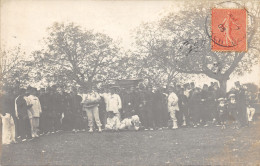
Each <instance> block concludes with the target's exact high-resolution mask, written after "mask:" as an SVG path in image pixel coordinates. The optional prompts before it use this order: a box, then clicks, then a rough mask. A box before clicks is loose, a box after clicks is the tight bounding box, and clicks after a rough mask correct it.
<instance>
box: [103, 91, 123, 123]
mask: <svg viewBox="0 0 260 166" xmlns="http://www.w3.org/2000/svg"><path fill="white" fill-rule="evenodd" d="M117 89H118V87H117V86H113V87H111V95H110V96H109V99H108V105H107V111H113V112H114V113H115V116H117V117H118V118H119V119H120V117H121V116H120V112H119V110H121V109H122V101H121V98H120V96H119V95H118V94H116V92H117Z"/></svg>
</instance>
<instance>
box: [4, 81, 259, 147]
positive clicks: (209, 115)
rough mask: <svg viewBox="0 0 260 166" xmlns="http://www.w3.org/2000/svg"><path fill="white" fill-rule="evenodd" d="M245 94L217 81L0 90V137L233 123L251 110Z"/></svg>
mask: <svg viewBox="0 0 260 166" xmlns="http://www.w3.org/2000/svg"><path fill="white" fill-rule="evenodd" d="M247 94H248V93H247V91H246V88H245V87H243V86H242V85H240V83H239V82H236V83H235V88H232V89H231V90H230V91H229V92H228V93H223V92H221V90H220V88H219V86H218V84H217V83H211V85H210V86H208V85H207V84H204V86H203V88H202V89H200V88H198V87H196V86H195V84H194V82H191V83H186V84H184V85H175V86H170V87H168V88H155V87H153V86H151V85H147V86H144V84H139V86H138V87H134V86H131V87H128V88H124V89H122V88H120V87H119V86H116V85H112V86H109V87H105V88H101V89H97V88H79V89H77V88H75V87H73V88H71V91H70V92H69V93H68V92H65V91H64V90H63V89H62V88H60V87H57V86H55V85H54V86H52V87H47V88H46V89H45V88H41V89H40V90H37V89H36V88H33V87H30V86H29V87H28V88H27V89H20V90H19V92H18V93H16V92H13V93H10V92H9V93H6V94H3V95H1V102H2V105H1V107H2V110H3V111H2V112H1V119H2V124H3V125H2V126H3V127H2V136H3V137H2V142H3V143H5V144H9V143H11V142H15V141H16V140H18V139H21V140H22V141H26V140H28V139H32V138H34V137H39V136H40V135H48V134H50V133H55V132H59V131H61V130H63V131H73V132H78V131H86V130H88V131H89V132H94V131H95V130H97V131H98V132H102V131H104V130H105V131H120V130H162V129H163V128H166V127H167V128H169V127H170V128H172V129H177V128H179V127H183V126H191V127H198V126H208V125H212V124H213V125H221V126H222V128H223V129H224V128H225V127H226V125H228V124H230V125H232V126H233V128H235V129H238V128H240V127H244V126H247V125H248V122H249V121H252V117H253V115H254V112H255V109H254V108H253V107H252V106H251V104H250V99H249V97H248V95H247Z"/></svg>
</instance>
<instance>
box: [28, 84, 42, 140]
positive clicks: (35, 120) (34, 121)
mask: <svg viewBox="0 0 260 166" xmlns="http://www.w3.org/2000/svg"><path fill="white" fill-rule="evenodd" d="M36 94H37V89H36V88H31V90H30V95H29V96H28V97H27V105H29V106H30V108H29V109H28V115H29V119H30V124H31V132H32V137H39V135H38V131H39V120H40V114H41V113H42V108H41V104H40V100H39V98H38V97H36Z"/></svg>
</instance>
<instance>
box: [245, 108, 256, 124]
mask: <svg viewBox="0 0 260 166" xmlns="http://www.w3.org/2000/svg"><path fill="white" fill-rule="evenodd" d="M254 114H255V109H254V108H252V107H250V108H249V107H247V118H248V121H249V122H251V121H252V120H253V117H254Z"/></svg>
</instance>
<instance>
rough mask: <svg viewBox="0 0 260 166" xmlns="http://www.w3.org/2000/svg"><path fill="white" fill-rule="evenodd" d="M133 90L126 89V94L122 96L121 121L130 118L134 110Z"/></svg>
mask: <svg viewBox="0 0 260 166" xmlns="http://www.w3.org/2000/svg"><path fill="white" fill-rule="evenodd" d="M132 90H133V89H132V88H128V89H126V93H124V94H123V112H122V114H123V115H122V119H125V118H129V117H131V116H132V115H133V114H134V112H135V110H134V96H133V91H132Z"/></svg>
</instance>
